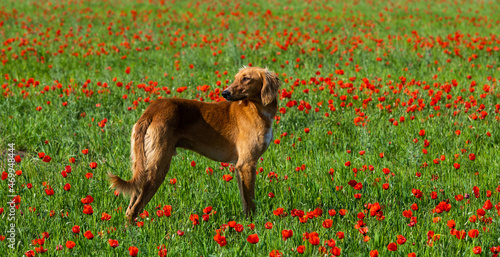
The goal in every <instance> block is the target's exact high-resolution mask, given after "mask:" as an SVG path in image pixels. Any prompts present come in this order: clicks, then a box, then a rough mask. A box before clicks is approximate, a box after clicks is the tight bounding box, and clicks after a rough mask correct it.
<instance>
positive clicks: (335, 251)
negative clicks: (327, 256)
mask: <svg viewBox="0 0 500 257" xmlns="http://www.w3.org/2000/svg"><path fill="white" fill-rule="evenodd" d="M341 251H342V249H340V248H339V247H337V246H334V247H333V248H332V249H331V250H330V253H331V254H333V256H340V254H341Z"/></svg>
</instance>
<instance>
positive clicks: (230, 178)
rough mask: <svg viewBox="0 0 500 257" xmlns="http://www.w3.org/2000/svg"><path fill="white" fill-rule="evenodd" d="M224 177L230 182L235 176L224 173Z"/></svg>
mask: <svg viewBox="0 0 500 257" xmlns="http://www.w3.org/2000/svg"><path fill="white" fill-rule="evenodd" d="M222 179H223V180H224V181H226V182H229V181H231V180H232V179H233V176H231V175H227V174H226V175H223V176H222Z"/></svg>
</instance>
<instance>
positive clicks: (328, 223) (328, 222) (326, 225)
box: [322, 219, 333, 228]
mask: <svg viewBox="0 0 500 257" xmlns="http://www.w3.org/2000/svg"><path fill="white" fill-rule="evenodd" d="M332 225H333V220H331V219H326V220H324V221H323V224H322V226H323V227H324V228H331V227H332Z"/></svg>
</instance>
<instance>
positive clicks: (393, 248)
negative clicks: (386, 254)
mask: <svg viewBox="0 0 500 257" xmlns="http://www.w3.org/2000/svg"><path fill="white" fill-rule="evenodd" d="M387 250H389V251H391V252H394V251H397V250H398V245H397V244H396V243H390V244H389V245H388V246H387Z"/></svg>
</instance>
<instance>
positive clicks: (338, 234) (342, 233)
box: [336, 231, 345, 239]
mask: <svg viewBox="0 0 500 257" xmlns="http://www.w3.org/2000/svg"><path fill="white" fill-rule="evenodd" d="M336 235H337V237H338V238H339V239H342V238H344V237H345V235H344V232H342V231H339V232H337V234H336Z"/></svg>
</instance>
